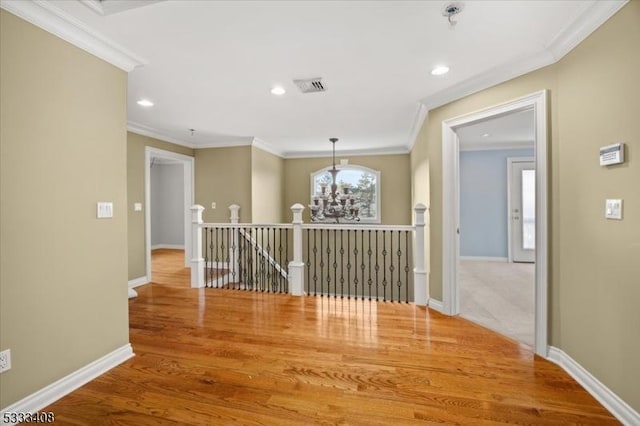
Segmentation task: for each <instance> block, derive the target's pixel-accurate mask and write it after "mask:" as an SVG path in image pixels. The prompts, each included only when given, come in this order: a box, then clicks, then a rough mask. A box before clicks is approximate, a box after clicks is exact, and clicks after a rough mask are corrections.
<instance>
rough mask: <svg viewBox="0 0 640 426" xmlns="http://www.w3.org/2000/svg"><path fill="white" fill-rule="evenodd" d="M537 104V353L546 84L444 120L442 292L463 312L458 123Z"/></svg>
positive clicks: (543, 273) (543, 329)
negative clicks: (507, 99)
mask: <svg viewBox="0 0 640 426" xmlns="http://www.w3.org/2000/svg"><path fill="white" fill-rule="evenodd" d="M530 108H533V110H534V115H535V118H536V124H535V132H536V133H535V134H536V145H535V158H536V265H535V268H536V275H535V279H536V286H535V303H536V306H535V342H534V351H535V353H537V354H538V355H541V356H546V353H547V344H548V343H547V322H548V313H547V303H548V302H547V291H548V277H547V274H548V270H547V250H548V245H547V244H548V242H547V237H548V235H547V223H548V222H547V221H548V211H547V202H548V188H547V180H548V172H547V91H546V90H541V91H538V92H535V93H532V94H530V95H527V96H523V97H521V98H518V99H514V100H512V101H509V102H505V103H503V104H500V105H496V106H493V107H489V108H486V109H483V110H480V111H476V112H472V113H469V114H465V115H463V116H459V117H454V118H450V119H447V120H445V121H443V122H442V167H443V168H442V170H443V171H442V190H443V193H442V203H443V204H442V212H443V222H442V227H443V237H442V268H443V269H442V287H443V288H442V296H443V305H444V311H445V312H446V313H447V314H449V315H456V314H458V313H459V312H460V303H459V291H460V289H459V283H458V259H459V247H460V244H459V243H460V241H459V234H458V227H459V223H460V221H459V214H460V211H459V210H460V207H459V206H460V195H459V165H458V159H459V148H458V145H459V141H458V136H457V134H456V133H455V131H454V129H455V128H457V127H459V126H462V125H465V124H470V123H473V122H478V121H482V120H486V119H488V118H491V117H498V116H501V115H504V114H508V113H510V112H516V111H523V110H526V109H530Z"/></svg>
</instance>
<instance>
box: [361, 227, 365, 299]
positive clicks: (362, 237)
mask: <svg viewBox="0 0 640 426" xmlns="http://www.w3.org/2000/svg"><path fill="white" fill-rule="evenodd" d="M364 235H365V234H364V230H361V231H360V244H361V247H362V251H361V253H362V256H361V258H362V260H361V261H360V278H361V279H362V286H361V287H362V296H361V298H362V300H364V276H365V268H366V266H365V264H364Z"/></svg>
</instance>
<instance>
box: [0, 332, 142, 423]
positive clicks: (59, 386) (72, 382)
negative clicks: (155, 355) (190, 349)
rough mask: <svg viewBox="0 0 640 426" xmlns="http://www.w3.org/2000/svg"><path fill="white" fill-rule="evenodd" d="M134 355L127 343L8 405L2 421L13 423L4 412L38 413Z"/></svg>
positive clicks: (0, 412) (0, 416)
mask: <svg viewBox="0 0 640 426" xmlns="http://www.w3.org/2000/svg"><path fill="white" fill-rule="evenodd" d="M133 356H134V353H133V348H132V347H131V344H130V343H127V344H126V345H124V346H122V347H120V348H118V349H116V350H115V351H113V352H111V353H108V354H107V355H105V356H103V357H102V358H99V359H97V360H95V361H93V362H91V363H90V364H87V365H85V366H84V367H82V368H80V369H79V370H76V371H74V372H73V373H71V374H69V375H68V376H65V377H63V378H62V379H60V380H58V381H56V382H54V383H52V384H50V385H48V386H45V387H44V388H42V389H40V390H39V391H37V392H34V393H32V394H31V395H29V396H27V397H25V398H23V399H21V400H20V401H18V402H15V403H13V404H11V405H10V406H8V407H6V408H5V409H4V410H2V411H0V419H1V420H0V422H2V424H3V425H10V424H13V423H7V422H5V421H4V413H36V412H38V411H40V410H42V409H43V408H45V407H46V406H48V405H51V404H52V403H54V402H55V401H57V400H59V399H60V398H62V397H63V396H65V395H68V394H69V393H71V392H73V391H74V390H76V389H78V388H79V387H80V386H83V385H85V384H87V383H89V382H90V381H91V380H93V379H95V378H96V377H98V376H100V375H101V374H104V373H106V372H107V371H109V370H111V369H112V368H113V367H116V366H118V365H120V364H122V363H123V362H125V361H126V360H128V359H129V358H131V357H133Z"/></svg>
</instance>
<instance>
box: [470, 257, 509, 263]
mask: <svg viewBox="0 0 640 426" xmlns="http://www.w3.org/2000/svg"><path fill="white" fill-rule="evenodd" d="M460 260H471V261H476V262H508V261H509V259H508V258H507V257H500V256H460Z"/></svg>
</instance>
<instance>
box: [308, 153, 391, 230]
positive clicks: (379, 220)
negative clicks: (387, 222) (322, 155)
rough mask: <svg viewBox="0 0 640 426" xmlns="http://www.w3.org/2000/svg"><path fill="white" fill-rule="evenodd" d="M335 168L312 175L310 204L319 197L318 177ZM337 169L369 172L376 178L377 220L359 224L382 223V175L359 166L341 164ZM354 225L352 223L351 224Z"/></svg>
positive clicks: (325, 168)
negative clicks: (316, 188)
mask: <svg viewBox="0 0 640 426" xmlns="http://www.w3.org/2000/svg"><path fill="white" fill-rule="evenodd" d="M332 168H333V166H327V167H323V168H322V169H320V170H316V171H315V172H312V173H311V175H310V179H309V202H310V203H312V202H313V197H314V195H319V194H316V193H315V185H314V182H315V178H316V176H318V175H320V174H324V173H326V172H328V171H330V170H331V169H332ZM336 169H338V170H339V171H343V170H355V171H359V172H367V173H371V174H372V175H374V176H375V178H376V193H375V195H376V218H375V219H370V218H364V217H362V218H360V222H358V223H378V224H379V223H382V200H381V199H380V176H381V173H380V171H379V170H374V169H370V168H369V167H365V166H359V165H357V164H340V165H336ZM338 177H340V174H338ZM350 223H352V222H350Z"/></svg>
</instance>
